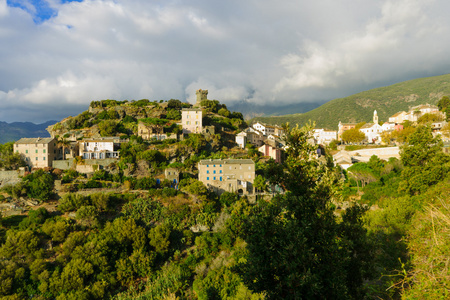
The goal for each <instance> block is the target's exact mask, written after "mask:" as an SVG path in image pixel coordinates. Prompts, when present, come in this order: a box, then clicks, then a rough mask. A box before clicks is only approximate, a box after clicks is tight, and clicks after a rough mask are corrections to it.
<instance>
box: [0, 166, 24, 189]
mask: <svg viewBox="0 0 450 300" xmlns="http://www.w3.org/2000/svg"><path fill="white" fill-rule="evenodd" d="M24 174H25V171H24V170H14V171H0V188H2V187H5V186H8V185H14V184H16V183H19V182H20V181H21V180H22V179H21V178H20V176H23V175H24Z"/></svg>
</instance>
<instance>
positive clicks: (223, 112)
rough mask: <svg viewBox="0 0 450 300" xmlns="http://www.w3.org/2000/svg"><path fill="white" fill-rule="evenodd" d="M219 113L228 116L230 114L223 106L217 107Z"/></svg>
mask: <svg viewBox="0 0 450 300" xmlns="http://www.w3.org/2000/svg"><path fill="white" fill-rule="evenodd" d="M217 113H218V114H219V115H221V116H224V117H227V118H228V117H229V116H230V111H229V110H228V109H226V108H224V107H222V108H221V109H219V111H218V112H217Z"/></svg>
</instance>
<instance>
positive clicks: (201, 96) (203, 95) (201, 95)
mask: <svg viewBox="0 0 450 300" xmlns="http://www.w3.org/2000/svg"><path fill="white" fill-rule="evenodd" d="M196 94H197V102H196V103H195V106H198V107H200V102H202V101H203V100H207V96H208V90H202V89H199V90H197V92H196Z"/></svg>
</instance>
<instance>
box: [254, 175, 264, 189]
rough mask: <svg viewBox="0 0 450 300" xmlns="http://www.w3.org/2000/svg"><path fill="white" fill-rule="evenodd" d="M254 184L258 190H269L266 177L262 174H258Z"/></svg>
mask: <svg viewBox="0 0 450 300" xmlns="http://www.w3.org/2000/svg"><path fill="white" fill-rule="evenodd" d="M253 186H254V187H255V189H256V190H257V191H261V192H264V191H266V190H267V184H266V179H265V178H264V177H262V176H261V175H257V176H256V177H255V180H253Z"/></svg>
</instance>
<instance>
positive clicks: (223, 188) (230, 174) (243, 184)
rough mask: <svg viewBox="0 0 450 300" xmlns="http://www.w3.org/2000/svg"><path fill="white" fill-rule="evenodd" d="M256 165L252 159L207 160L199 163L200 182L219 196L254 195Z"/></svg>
mask: <svg viewBox="0 0 450 300" xmlns="http://www.w3.org/2000/svg"><path fill="white" fill-rule="evenodd" d="M254 179H255V163H254V161H253V160H251V159H206V160H201V161H200V162H199V163H198V180H200V181H201V182H203V184H204V185H205V186H206V187H208V188H209V189H211V190H213V191H214V192H215V193H217V194H222V193H223V192H230V193H234V192H238V193H240V194H252V193H253V181H254Z"/></svg>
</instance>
